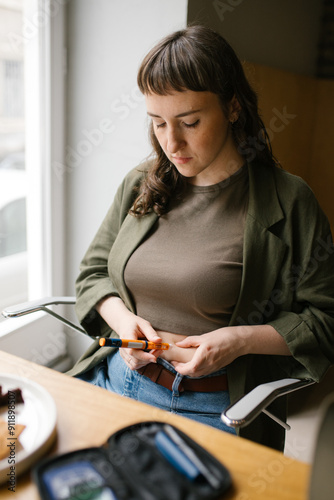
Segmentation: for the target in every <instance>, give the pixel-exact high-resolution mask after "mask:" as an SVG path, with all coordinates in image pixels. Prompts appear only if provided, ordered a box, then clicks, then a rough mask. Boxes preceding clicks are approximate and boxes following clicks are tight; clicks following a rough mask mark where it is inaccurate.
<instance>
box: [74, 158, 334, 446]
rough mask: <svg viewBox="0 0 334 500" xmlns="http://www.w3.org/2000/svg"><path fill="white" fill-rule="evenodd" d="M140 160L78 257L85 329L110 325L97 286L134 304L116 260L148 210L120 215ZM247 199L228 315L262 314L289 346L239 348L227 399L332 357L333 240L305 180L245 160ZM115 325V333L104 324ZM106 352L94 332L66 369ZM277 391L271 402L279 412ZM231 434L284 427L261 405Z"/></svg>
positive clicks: (301, 374)
mask: <svg viewBox="0 0 334 500" xmlns="http://www.w3.org/2000/svg"><path fill="white" fill-rule="evenodd" d="M147 168H148V165H147V164H143V165H142V166H139V167H137V168H135V169H134V170H132V171H131V172H130V173H129V174H128V175H127V176H126V177H125V179H124V181H123V183H122V185H121V186H120V187H119V189H118V191H117V194H116V196H115V199H114V202H113V204H112V206H111V208H110V209H109V211H108V213H107V215H106V217H105V219H104V221H103V222H102V225H101V227H100V228H99V230H98V232H97V234H96V236H95V238H94V240H93V241H92V243H91V245H90V247H89V249H88V251H87V252H86V255H85V256H84V258H83V261H82V263H81V268H80V274H79V277H78V279H77V283H76V290H77V304H76V311H77V316H78V318H79V321H80V323H81V324H82V326H83V327H84V328H85V329H86V331H87V332H88V333H89V334H91V335H110V334H111V332H110V329H109V327H108V325H106V323H105V322H104V321H103V320H102V319H101V317H100V316H99V315H98V314H97V313H96V311H95V309H94V306H95V304H96V303H97V302H98V301H99V300H100V299H101V298H103V297H105V296H106V295H109V294H112V295H117V296H120V297H121V298H122V299H123V301H124V302H125V304H126V305H127V307H128V308H129V309H130V310H132V311H134V312H135V306H134V304H133V302H132V299H131V296H130V294H129V292H128V290H127V288H126V285H125V283H124V277H123V276H124V268H125V265H126V263H127V261H128V259H129V257H130V255H131V254H132V252H133V251H134V250H135V249H136V247H137V246H138V245H139V244H140V242H141V241H142V240H143V238H144V237H145V235H147V233H148V231H149V230H150V229H151V228H152V226H153V224H154V223H155V222H156V220H157V217H158V216H157V215H156V214H155V213H153V212H152V213H150V214H148V215H146V216H144V217H143V218H136V217H133V216H131V215H128V210H129V208H130V207H131V206H132V203H133V201H134V197H135V194H134V188H135V187H136V186H138V184H139V183H140V182H141V180H142V178H143V175H145V171H146V170H147ZM248 171H249V205H248V213H247V217H246V223H245V235H244V261H243V275H242V283H241V290H240V295H239V299H238V302H237V304H236V307H235V310H234V313H233V315H232V318H231V322H230V324H231V325H240V324H264V323H268V324H271V325H272V326H273V327H274V328H275V329H276V330H277V331H278V332H279V333H280V334H281V335H282V336H283V337H284V339H285V341H286V343H287V345H288V347H289V349H290V351H291V354H292V357H290V356H260V355H248V356H243V357H240V358H238V359H236V360H235V361H234V362H233V363H232V364H231V365H229V366H228V367H227V373H228V381H229V391H230V398H231V401H232V402H234V401H236V400H237V399H238V398H240V397H241V396H242V395H244V394H245V393H247V392H248V391H250V390H251V389H252V388H254V387H255V386H256V385H259V384H260V383H263V382H268V381H271V380H275V379H278V378H284V377H287V376H291V377H297V378H312V379H314V380H315V381H319V380H320V379H321V378H322V376H323V375H324V374H325V372H326V371H327V369H328V368H329V366H330V365H331V364H332V363H333V361H334V340H333V339H334V247H333V242H332V237H331V232H330V227H329V224H328V221H327V218H326V217H325V215H324V214H323V212H322V210H321V209H320V207H319V204H318V202H317V201H316V199H315V197H314V195H313V193H312V191H311V189H310V188H309V187H308V186H307V184H306V183H305V182H304V181H303V180H302V179H300V178H299V177H296V176H293V175H291V174H289V173H287V172H285V171H284V170H282V169H280V168H269V167H266V166H263V165H261V164H255V163H252V164H250V165H248ZM113 335H115V333H113ZM110 352H112V348H99V346H98V343H97V342H94V343H93V344H92V346H91V347H90V348H89V349H88V351H87V352H86V353H85V354H84V355H83V356H82V357H81V359H80V360H79V361H78V362H77V363H76V365H75V366H74V368H73V369H72V370H71V371H70V372H68V373H69V375H78V374H80V373H83V372H84V371H87V370H89V369H90V368H92V367H94V366H95V365H96V364H97V363H99V362H101V361H102V360H103V359H105V358H106V356H107V355H108V354H109V353H110ZM285 406H286V405H285V401H284V398H279V400H277V401H276V402H275V403H273V405H272V407H271V411H273V412H274V413H276V414H277V415H279V416H280V417H281V418H285ZM240 435H242V436H244V437H249V438H250V439H252V440H254V441H257V442H260V443H263V444H266V445H269V446H273V447H275V448H278V449H282V447H283V443H284V430H283V429H282V428H281V427H279V426H278V425H277V424H276V423H274V422H273V421H272V420H270V419H269V418H268V417H267V416H266V415H261V416H260V417H259V418H257V419H256V420H255V421H254V422H253V423H252V424H250V425H249V426H248V427H246V428H244V429H241V430H240Z"/></svg>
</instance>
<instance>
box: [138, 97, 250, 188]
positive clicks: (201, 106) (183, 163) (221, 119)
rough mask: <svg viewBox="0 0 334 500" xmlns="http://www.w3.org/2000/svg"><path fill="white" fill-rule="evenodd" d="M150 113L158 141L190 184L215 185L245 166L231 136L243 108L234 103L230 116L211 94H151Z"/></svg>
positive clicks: (231, 105)
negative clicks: (232, 126)
mask: <svg viewBox="0 0 334 500" xmlns="http://www.w3.org/2000/svg"><path fill="white" fill-rule="evenodd" d="M145 98H146V107H147V113H148V115H149V116H150V117H151V118H152V121H153V129H154V133H155V135H156V138H157V140H158V141H159V144H160V146H161V148H162V149H163V151H164V153H165V154H166V156H167V157H168V159H169V160H170V162H171V163H173V164H174V165H175V167H176V168H177V170H178V171H179V172H180V174H181V175H183V176H184V177H187V179H188V181H189V182H190V183H191V184H195V185H198V186H208V185H211V184H216V183H218V182H220V181H222V180H224V179H226V178H227V177H229V176H230V175H232V174H233V173H234V172H236V171H237V170H238V169H239V168H240V167H241V166H242V165H243V163H244V160H243V158H242V157H241V155H240V154H239V153H238V151H237V148H236V146H235V143H234V141H233V137H232V133H231V123H230V122H231V121H235V120H236V119H238V116H239V112H240V106H239V104H238V101H237V100H236V99H235V98H234V99H232V101H231V103H230V105H229V106H228V112H227V116H226V114H225V113H224V112H223V109H222V106H221V103H220V100H219V97H218V96H217V95H216V94H213V93H212V92H194V91H191V90H186V91H184V92H174V93H172V94H168V95H164V96H161V95H157V94H148V95H146V96H145Z"/></svg>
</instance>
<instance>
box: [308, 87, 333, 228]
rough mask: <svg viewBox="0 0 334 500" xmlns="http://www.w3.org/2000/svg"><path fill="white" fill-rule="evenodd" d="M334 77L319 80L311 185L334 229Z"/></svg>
mask: <svg viewBox="0 0 334 500" xmlns="http://www.w3.org/2000/svg"><path fill="white" fill-rule="evenodd" d="M333 157H334V80H318V81H317V99H316V120H315V129H314V134H313V140H312V155H311V169H310V173H311V176H310V180H309V184H310V186H311V187H312V189H313V190H314V192H315V194H316V196H317V198H318V200H319V201H320V204H321V206H322V208H323V210H324V211H325V213H326V214H327V216H328V218H329V221H330V223H331V226H332V231H333V232H334V160H333Z"/></svg>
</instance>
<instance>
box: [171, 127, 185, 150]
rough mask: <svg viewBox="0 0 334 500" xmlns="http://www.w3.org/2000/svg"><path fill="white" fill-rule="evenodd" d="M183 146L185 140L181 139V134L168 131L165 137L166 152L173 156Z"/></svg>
mask: <svg viewBox="0 0 334 500" xmlns="http://www.w3.org/2000/svg"><path fill="white" fill-rule="evenodd" d="M184 145H185V140H184V138H183V137H182V133H181V132H179V131H177V130H175V129H173V130H169V131H168V135H167V151H168V152H169V153H171V154H175V153H177V152H178V151H180V149H182V148H183V147H184Z"/></svg>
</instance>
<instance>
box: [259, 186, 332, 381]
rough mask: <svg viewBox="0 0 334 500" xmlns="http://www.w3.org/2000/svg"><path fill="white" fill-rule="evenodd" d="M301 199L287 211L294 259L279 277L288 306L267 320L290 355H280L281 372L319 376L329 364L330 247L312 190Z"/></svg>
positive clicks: (329, 233) (330, 363)
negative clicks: (287, 291)
mask: <svg viewBox="0 0 334 500" xmlns="http://www.w3.org/2000/svg"><path fill="white" fill-rule="evenodd" d="M301 199H302V200H303V201H302V202H301V201H300V200H299V201H298V203H297V208H294V210H295V212H297V213H294V214H292V217H293V219H294V224H293V226H292V240H293V245H292V246H293V252H294V254H295V255H294V262H295V264H294V266H293V268H292V269H290V270H289V273H287V274H286V275H285V277H284V279H285V280H286V283H287V284H288V286H289V289H290V290H291V292H292V296H293V299H292V307H291V310H290V311H281V312H280V313H278V315H277V316H276V318H275V319H273V320H272V321H270V323H269V324H271V325H272V326H273V327H274V328H275V329H276V330H277V331H278V332H279V333H280V334H281V335H282V336H283V337H284V339H285V341H286V343H287V345H288V347H289V349H290V352H291V354H292V356H293V359H291V358H289V357H285V356H282V357H280V359H279V361H278V362H279V364H280V365H281V368H283V370H284V372H285V373H287V374H288V375H289V376H292V377H298V378H299V377H301V378H312V379H313V380H315V381H319V380H320V379H321V378H322V376H323V375H324V374H325V372H326V371H327V369H328V368H329V367H330V366H331V365H332V364H333V363H334V246H333V240H332V235H331V230H330V226H329V223H328V220H327V218H326V216H325V215H324V213H323V212H322V210H321V208H320V206H319V204H318V202H317V200H316V199H315V197H314V195H313V193H312V191H311V190H310V189H309V188H307V192H306V196H305V192H304V193H303V196H302V197H301Z"/></svg>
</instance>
